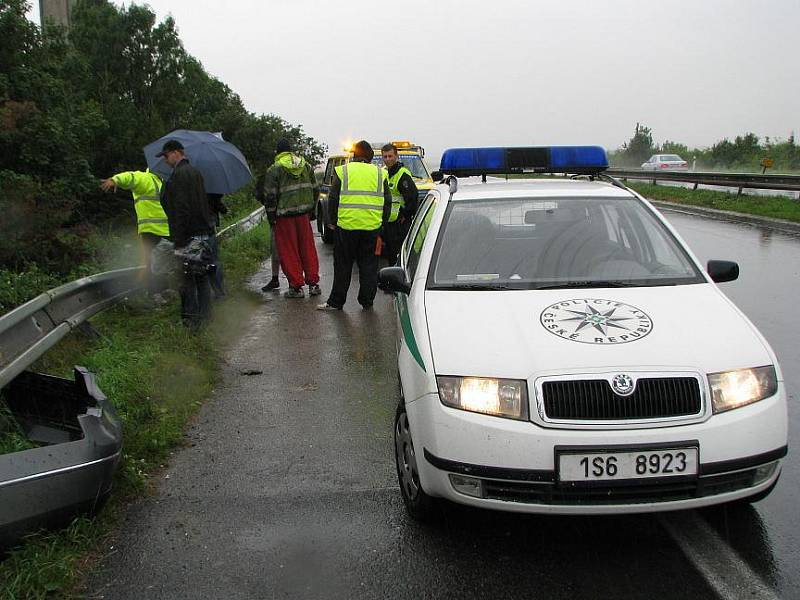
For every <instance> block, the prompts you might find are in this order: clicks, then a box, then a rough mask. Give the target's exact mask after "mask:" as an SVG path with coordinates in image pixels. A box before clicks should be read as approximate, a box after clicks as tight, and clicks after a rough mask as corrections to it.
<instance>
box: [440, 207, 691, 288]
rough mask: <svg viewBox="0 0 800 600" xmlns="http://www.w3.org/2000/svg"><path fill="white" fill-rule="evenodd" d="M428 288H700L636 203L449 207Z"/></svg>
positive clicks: (673, 244) (668, 237) (685, 261)
mask: <svg viewBox="0 0 800 600" xmlns="http://www.w3.org/2000/svg"><path fill="white" fill-rule="evenodd" d="M431 264H432V265H434V268H433V270H432V271H431V275H430V276H429V278H428V288H429V289H555V288H580V287H586V288H596V287H639V286H658V285H680V284H690V283H703V282H705V279H704V278H703V277H702V275H701V274H700V272H698V270H697V268H696V267H695V266H694V265H693V264H692V262H691V260H690V259H689V257H688V256H687V254H686V252H685V251H684V250H683V248H682V247H681V246H680V245H679V244H678V242H677V241H676V240H675V238H674V237H673V236H672V234H671V233H670V232H669V231H668V230H667V229H666V228H665V227H664V226H663V225H662V224H661V223H660V222H659V221H658V220H657V219H656V218H655V217H654V216H653V215H652V214H651V213H650V212H649V211H648V210H647V209H646V208H645V207H644V206H643V205H642V204H641V203H640V202H639V201H638V200H636V199H635V198H552V199H541V198H536V199H532V198H514V199H492V200H476V201H458V202H452V203H451V204H450V206H449V207H448V212H447V214H446V215H445V221H444V223H443V224H442V228H441V230H440V233H439V236H438V239H437V242H436V249H435V251H434V256H433V262H432V263H431Z"/></svg>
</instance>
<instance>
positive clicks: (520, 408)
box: [436, 377, 528, 421]
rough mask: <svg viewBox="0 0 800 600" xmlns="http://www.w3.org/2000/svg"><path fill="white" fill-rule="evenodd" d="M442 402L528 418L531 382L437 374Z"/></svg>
mask: <svg viewBox="0 0 800 600" xmlns="http://www.w3.org/2000/svg"><path fill="white" fill-rule="evenodd" d="M436 382H437V383H438V384H439V399H440V400H441V401H442V404H444V405H446V406H451V407H452V408H460V409H461V410H468V411H470V412H476V413H482V414H484V415H494V416H496V417H507V418H510V419H519V420H520V421H527V420H528V386H527V384H526V382H525V381H520V380H517V379H488V378H485V377H437V378H436Z"/></svg>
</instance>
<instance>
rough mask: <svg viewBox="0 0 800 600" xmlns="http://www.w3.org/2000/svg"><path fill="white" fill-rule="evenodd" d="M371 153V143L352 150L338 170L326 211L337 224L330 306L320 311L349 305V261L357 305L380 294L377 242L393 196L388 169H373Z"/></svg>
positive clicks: (365, 305)
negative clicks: (355, 279) (356, 286)
mask: <svg viewBox="0 0 800 600" xmlns="http://www.w3.org/2000/svg"><path fill="white" fill-rule="evenodd" d="M373 156H374V152H373V151H372V146H370V145H369V142H366V141H364V140H361V141H360V142H358V143H357V144H356V145H355V148H354V151H353V159H352V160H351V161H350V162H349V163H347V164H345V165H341V166H338V167H336V169H335V170H334V171H335V174H334V177H333V182H332V183H331V189H330V192H328V210H329V211H330V222H331V223H335V224H336V225H335V231H336V240H335V245H334V247H333V288H332V289H331V295H330V296H329V297H328V301H327V302H326V303H325V304H320V305H319V306H317V308H318V309H319V310H341V309H342V307H343V306H344V303H345V301H346V300H347V290H348V289H349V288H350V275H351V273H352V271H353V262H354V261H355V262H356V263H357V264H358V281H359V290H358V303H359V304H360V305H361V306H362V308H364V309H370V308H372V303H373V301H374V300H375V294H376V293H377V291H378V258H379V255H380V250H379V249H378V247H377V246H378V237H379V236H380V235H381V232H382V229H383V227H384V226H385V225H386V223H388V222H389V217H390V216H391V212H392V192H391V191H390V190H389V182H388V180H387V177H386V169H384V168H383V167H382V166H378V165H373V164H372V157H373Z"/></svg>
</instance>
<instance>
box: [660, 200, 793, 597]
mask: <svg viewBox="0 0 800 600" xmlns="http://www.w3.org/2000/svg"><path fill="white" fill-rule="evenodd" d="M664 214H665V215H666V217H667V218H668V219H669V221H670V222H671V223H672V224H673V225H674V226H675V228H676V229H677V230H678V232H679V233H680V235H681V236H682V237H683V239H684V240H685V241H686V242H687V243H688V244H689V246H690V247H691V249H692V250H693V251H694V253H695V254H696V255H697V257H698V258H699V259H700V260H701V261H702V262H703V263H705V262H706V261H708V260H709V259H723V260H734V261H736V262H738V263H739V267H740V275H739V279H738V280H737V281H734V282H731V283H723V284H721V285H720V287H721V289H722V291H723V292H725V294H726V295H727V296H728V297H729V298H731V299H732V300H733V301H734V302H735V303H736V305H737V306H738V307H739V308H740V309H742V311H743V312H744V313H745V314H746V315H747V316H748V317H749V318H750V320H751V321H753V323H755V325H756V327H758V329H759V330H760V331H761V333H762V334H763V335H764V337H766V338H767V340H768V341H769V343H770V345H771V346H772V348H773V350H775V353H776V354H777V355H778V360H779V361H780V364H781V367H782V369H783V375H784V378H785V381H786V388H787V391H788V394H789V455H788V457H787V458H786V459H785V460H784V462H783V474H782V475H781V480H780V482H779V484H778V486H777V487H776V488H775V491H774V492H773V493H772V494H771V495H770V496H769V497H768V498H767V499H765V500H763V501H762V502H759V503H758V504H756V505H754V507H753V512H752V513H751V514H750V515H747V514H745V515H741V514H736V515H730V514H728V512H729V511H726V510H724V509H708V510H706V511H702V514H703V515H704V516H705V517H706V518H707V519H708V521H709V522H710V523H711V524H712V525H713V526H714V527H715V528H716V529H717V530H718V531H719V532H720V534H721V535H722V536H723V538H724V539H726V540H728V541H729V542H730V543H731V545H732V546H733V547H734V548H735V549H736V550H737V552H738V553H739V554H740V555H741V556H743V557H745V558H746V559H747V561H748V563H749V564H751V566H752V567H753V568H754V569H755V570H756V571H758V572H760V573H761V574H762V576H764V577H765V578H766V579H767V580H768V581H770V582H772V583H773V584H774V585H775V586H776V587H777V588H778V591H779V593H780V594H781V597H784V598H792V597H794V598H797V597H800V517H798V515H799V514H800V513H799V512H798V508H797V498H798V497H800V464H798V462H797V451H796V447H795V446H794V444H795V440H797V439H798V435H799V434H800V407H798V397H799V396H798V394H800V344H798V336H799V335H800V320H798V318H797V315H796V313H797V311H798V306H800V304H799V303H800V236H793V235H790V234H786V233H778V232H775V231H773V230H770V229H767V228H763V227H755V226H748V225H744V224H741V223H729V222H725V221H718V220H712V219H708V218H705V217H697V216H692V215H687V214H682V213H678V212H674V211H667V210H665V211H664ZM699 308H701V307H699ZM721 335H723V336H724V332H721ZM755 540H763V541H761V543H758V544H757V543H754V541H755ZM754 546H761V548H758V549H756V548H754ZM764 549H766V550H767V552H766V553H764Z"/></svg>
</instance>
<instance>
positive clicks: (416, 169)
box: [372, 154, 431, 179]
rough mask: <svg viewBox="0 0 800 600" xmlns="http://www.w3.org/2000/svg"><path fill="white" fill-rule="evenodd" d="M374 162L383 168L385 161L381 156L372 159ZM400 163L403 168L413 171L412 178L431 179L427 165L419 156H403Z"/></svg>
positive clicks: (377, 155)
mask: <svg viewBox="0 0 800 600" xmlns="http://www.w3.org/2000/svg"><path fill="white" fill-rule="evenodd" d="M372 162H373V163H375V164H376V165H381V166H383V159H382V158H381V157H380V155H379V154H376V155H375V157H374V158H373V159H372ZM400 162H401V163H403V166H404V167H405V168H406V169H408V170H409V171H411V176H412V177H414V178H415V179H430V178H431V176H430V175H429V174H428V169H427V167H425V163H424V162H422V159H421V158H420V157H419V156H414V155H413V154H401V155H400Z"/></svg>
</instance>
